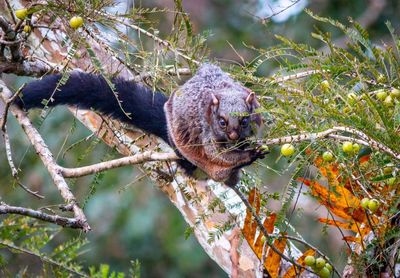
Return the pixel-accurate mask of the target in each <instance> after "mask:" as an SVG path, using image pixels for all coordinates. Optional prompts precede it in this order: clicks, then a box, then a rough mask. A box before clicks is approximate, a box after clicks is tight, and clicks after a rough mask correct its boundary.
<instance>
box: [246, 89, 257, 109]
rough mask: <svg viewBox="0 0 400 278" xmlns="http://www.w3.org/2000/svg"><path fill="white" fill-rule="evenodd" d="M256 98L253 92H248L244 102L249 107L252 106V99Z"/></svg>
mask: <svg viewBox="0 0 400 278" xmlns="http://www.w3.org/2000/svg"><path fill="white" fill-rule="evenodd" d="M255 99H256V95H255V94H254V92H250V93H249V95H248V96H247V97H246V103H247V105H248V106H249V107H253V106H254V100H255Z"/></svg>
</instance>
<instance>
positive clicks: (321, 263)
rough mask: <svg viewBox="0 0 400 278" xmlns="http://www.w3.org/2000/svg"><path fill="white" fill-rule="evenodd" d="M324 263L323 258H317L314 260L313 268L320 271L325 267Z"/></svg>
mask: <svg viewBox="0 0 400 278" xmlns="http://www.w3.org/2000/svg"><path fill="white" fill-rule="evenodd" d="M325 264H326V261H325V260H324V259H323V258H318V259H316V260H315V268H316V269H321V268H323V267H324V266H325Z"/></svg>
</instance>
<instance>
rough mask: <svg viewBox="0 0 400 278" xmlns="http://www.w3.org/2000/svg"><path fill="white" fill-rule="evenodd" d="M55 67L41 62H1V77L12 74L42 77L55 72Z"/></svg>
mask: <svg viewBox="0 0 400 278" xmlns="http://www.w3.org/2000/svg"><path fill="white" fill-rule="evenodd" d="M54 70H55V67H52V66H50V65H49V64H46V63H44V62H42V61H40V60H34V61H27V60H24V61H23V62H22V63H20V62H0V75H1V74H2V73H12V74H15V75H20V76H32V77H42V76H43V75H44V74H46V73H49V72H53V71H54Z"/></svg>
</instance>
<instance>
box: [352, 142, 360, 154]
mask: <svg viewBox="0 0 400 278" xmlns="http://www.w3.org/2000/svg"><path fill="white" fill-rule="evenodd" d="M360 149H361V146H360V145H359V144H357V143H354V144H353V153H355V154H358V152H359V151H360Z"/></svg>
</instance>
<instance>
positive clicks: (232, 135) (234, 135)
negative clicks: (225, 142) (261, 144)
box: [228, 131, 239, 141]
mask: <svg viewBox="0 0 400 278" xmlns="http://www.w3.org/2000/svg"><path fill="white" fill-rule="evenodd" d="M228 138H229V139H230V140H233V141H235V140H237V139H239V134H238V133H237V132H236V131H231V132H229V133H228Z"/></svg>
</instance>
